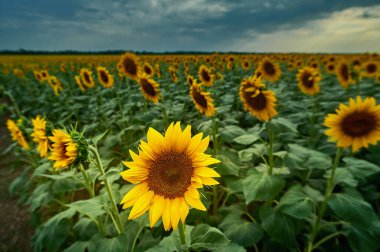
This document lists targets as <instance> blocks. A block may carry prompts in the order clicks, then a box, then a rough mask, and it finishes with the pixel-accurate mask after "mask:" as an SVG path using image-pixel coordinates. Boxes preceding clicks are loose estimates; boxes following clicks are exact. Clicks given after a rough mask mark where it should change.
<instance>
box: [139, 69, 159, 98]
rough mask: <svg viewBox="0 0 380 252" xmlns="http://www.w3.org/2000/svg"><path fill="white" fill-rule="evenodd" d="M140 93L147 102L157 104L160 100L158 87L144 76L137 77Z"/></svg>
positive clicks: (153, 81)
mask: <svg viewBox="0 0 380 252" xmlns="http://www.w3.org/2000/svg"><path fill="white" fill-rule="evenodd" d="M138 82H139V84H140V88H141V93H143V95H144V96H145V98H146V99H147V100H150V101H152V102H153V103H157V102H158V100H159V99H160V85H159V84H158V83H157V82H156V81H155V80H153V79H150V78H149V77H148V76H147V75H146V74H142V76H140V77H139V81H138Z"/></svg>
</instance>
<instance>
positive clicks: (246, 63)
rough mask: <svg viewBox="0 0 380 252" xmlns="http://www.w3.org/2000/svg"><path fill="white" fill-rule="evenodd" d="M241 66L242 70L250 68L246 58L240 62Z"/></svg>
mask: <svg viewBox="0 0 380 252" xmlns="http://www.w3.org/2000/svg"><path fill="white" fill-rule="evenodd" d="M241 67H242V68H243V69H244V70H249V69H250V68H251V63H250V62H249V61H248V60H244V61H243V62H242V63H241Z"/></svg>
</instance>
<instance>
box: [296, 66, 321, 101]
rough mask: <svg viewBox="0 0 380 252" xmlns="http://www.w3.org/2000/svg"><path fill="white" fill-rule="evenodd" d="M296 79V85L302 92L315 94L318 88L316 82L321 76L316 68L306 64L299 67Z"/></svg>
mask: <svg viewBox="0 0 380 252" xmlns="http://www.w3.org/2000/svg"><path fill="white" fill-rule="evenodd" d="M297 80H298V87H299V88H300V89H301V91H302V93H304V94H307V95H315V94H317V93H318V92H319V90H320V88H319V85H318V82H319V81H320V80H321V76H320V73H319V71H318V70H317V69H314V68H312V67H307V66H306V67H304V68H302V69H300V70H299V71H298V74H297Z"/></svg>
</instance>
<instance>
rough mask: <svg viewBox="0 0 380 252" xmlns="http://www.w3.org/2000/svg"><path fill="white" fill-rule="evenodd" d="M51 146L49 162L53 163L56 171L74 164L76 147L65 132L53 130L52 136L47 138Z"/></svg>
mask: <svg viewBox="0 0 380 252" xmlns="http://www.w3.org/2000/svg"><path fill="white" fill-rule="evenodd" d="M49 139H50V141H52V142H53V144H52V150H51V151H52V154H51V156H50V157H49V159H50V160H53V161H55V163H54V166H53V167H54V168H55V170H58V169H60V168H65V167H67V166H68V165H70V164H72V163H74V161H75V160H76V159H77V157H78V145H77V143H76V142H75V141H74V140H73V138H72V137H71V136H70V135H69V134H67V133H66V132H64V131H62V130H60V129H55V130H53V136H51V137H49Z"/></svg>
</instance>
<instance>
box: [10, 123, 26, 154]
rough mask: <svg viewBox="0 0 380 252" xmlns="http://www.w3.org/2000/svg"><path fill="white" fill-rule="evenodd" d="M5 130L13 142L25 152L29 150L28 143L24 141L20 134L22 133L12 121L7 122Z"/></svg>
mask: <svg viewBox="0 0 380 252" xmlns="http://www.w3.org/2000/svg"><path fill="white" fill-rule="evenodd" d="M7 128H8V130H9V132H10V133H11V136H12V140H13V141H16V142H17V143H18V144H19V145H20V146H21V147H22V148H24V149H25V150H29V149H30V147H29V144H28V142H27V141H26V140H25V137H24V135H23V134H22V131H21V130H20V128H19V127H18V126H17V124H16V123H15V122H14V121H13V120H11V119H8V120H7Z"/></svg>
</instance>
